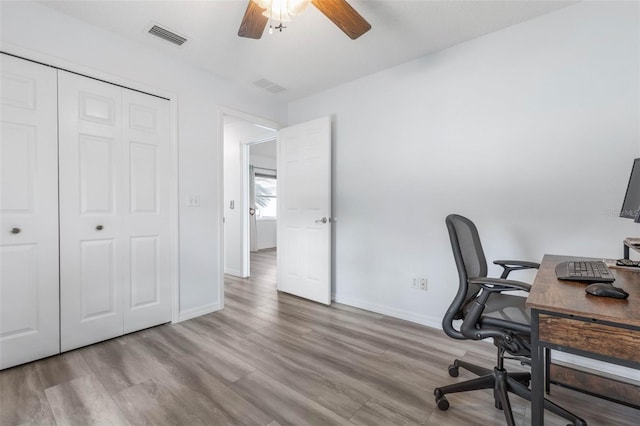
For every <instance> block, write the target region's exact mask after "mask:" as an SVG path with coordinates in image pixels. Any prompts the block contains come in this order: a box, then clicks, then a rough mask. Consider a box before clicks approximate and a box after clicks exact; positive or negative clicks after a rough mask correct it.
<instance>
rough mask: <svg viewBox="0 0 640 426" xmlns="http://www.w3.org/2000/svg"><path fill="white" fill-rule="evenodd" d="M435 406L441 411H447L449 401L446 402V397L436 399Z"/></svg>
mask: <svg viewBox="0 0 640 426" xmlns="http://www.w3.org/2000/svg"><path fill="white" fill-rule="evenodd" d="M436 405H437V406H438V408H439V409H440V410H442V411H447V410H448V409H449V401H447V397H446V396H442V397H441V398H436Z"/></svg>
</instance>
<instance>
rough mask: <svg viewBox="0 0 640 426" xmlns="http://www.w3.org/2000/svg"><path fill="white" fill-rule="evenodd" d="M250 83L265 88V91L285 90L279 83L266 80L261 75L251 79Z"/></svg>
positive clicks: (278, 91)
mask: <svg viewBox="0 0 640 426" xmlns="http://www.w3.org/2000/svg"><path fill="white" fill-rule="evenodd" d="M251 84H253V85H254V86H256V87H259V88H261V89H264V90H266V91H267V92H271V93H274V94H275V93H280V92H284V91H285V90H287V89H286V88H284V87H282V86H280V85H279V84H276V83H274V82H273V81H271V80H267V79H266V78H264V77H261V78H259V79H257V80H255V81H252V82H251Z"/></svg>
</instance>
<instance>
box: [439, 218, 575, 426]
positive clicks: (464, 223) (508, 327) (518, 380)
mask: <svg viewBox="0 0 640 426" xmlns="http://www.w3.org/2000/svg"><path fill="white" fill-rule="evenodd" d="M446 223H447V229H448V230H449V237H450V239H451V246H452V248H453V256H454V258H455V261H456V266H457V267H458V275H459V277H460V286H459V288H458V293H457V294H456V297H455V299H454V300H453V302H452V303H451V306H450V307H449V309H448V310H447V312H446V314H445V316H444V320H443V321H442V327H443V329H444V332H445V333H446V334H447V335H448V336H449V337H452V338H454V339H459V340H482V339H486V338H489V337H491V338H493V343H494V345H495V346H496V347H497V349H498V358H497V365H496V366H495V367H494V368H493V370H491V369H488V368H484V367H480V366H477V365H474V364H470V363H468V362H465V361H461V360H458V359H456V360H455V361H454V362H453V364H452V365H450V366H449V375H450V376H451V377H457V376H458V373H459V371H458V370H459V368H460V367H462V368H464V369H465V370H468V371H470V372H472V373H474V374H476V375H478V376H481V377H478V378H475V379H472V380H468V381H465V382H460V383H455V384H452V385H448V386H444V387H441V388H436V389H435V390H434V395H435V398H436V404H437V405H438V408H439V409H441V410H446V409H448V408H449V402H448V401H447V398H446V396H445V395H446V394H450V393H456V392H466V391H472V390H479V389H493V396H494V399H495V406H496V408H498V409H502V410H504V415H505V418H506V420H507V424H508V425H509V426H513V425H514V424H515V422H514V418H513V413H512V411H511V405H510V403H509V396H508V392H513V393H515V394H516V395H518V396H520V397H522V398H525V399H527V400H528V401H531V390H530V389H529V383H530V380H531V374H530V373H522V372H517V373H508V372H507V371H506V370H505V369H504V360H505V358H506V359H515V360H518V361H520V362H522V363H523V364H528V365H531V347H530V337H531V318H530V315H529V310H528V309H527V308H526V307H525V298H524V297H519V296H514V295H509V294H505V293H506V292H510V291H517V290H523V291H527V292H528V291H529V290H530V288H531V286H530V285H529V284H526V283H523V282H520V281H514V280H508V279H507V277H508V276H509V273H511V272H512V271H517V270H521V269H537V268H539V267H540V265H539V264H538V263H534V262H522V261H512V260H496V261H495V262H494V263H495V264H497V265H500V266H501V267H502V268H503V269H504V271H503V273H502V275H501V277H500V278H487V260H486V258H485V256H484V252H483V250H482V245H481V244H480V237H479V235H478V230H477V228H476V226H475V225H474V224H473V222H471V221H470V220H469V219H467V218H465V217H463V216H459V215H455V214H452V215H449V216H447V219H446ZM459 320H461V321H462V323H460V325H459V329H456V328H455V323H454V321H459ZM505 353H508V354H510V355H511V356H505ZM544 408H545V409H547V410H549V411H551V412H553V413H555V414H557V415H559V416H561V417H563V418H565V419H567V420H570V421H571V422H572V423H573V425H575V426H586V424H587V423H586V422H585V421H584V420H583V419H581V418H579V417H577V416H575V415H574V414H572V413H570V412H568V411H567V410H565V409H563V408H562V407H560V406H558V405H556V404H554V403H553V402H551V401H548V400H546V399H545V401H544Z"/></svg>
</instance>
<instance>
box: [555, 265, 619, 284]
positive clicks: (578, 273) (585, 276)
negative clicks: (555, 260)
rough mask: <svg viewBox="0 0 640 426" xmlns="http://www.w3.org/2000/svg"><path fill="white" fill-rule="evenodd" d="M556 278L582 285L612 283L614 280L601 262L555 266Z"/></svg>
mask: <svg viewBox="0 0 640 426" xmlns="http://www.w3.org/2000/svg"><path fill="white" fill-rule="evenodd" d="M556 277H557V278H558V279H559V280H566V281H580V282H583V283H612V282H614V281H615V280H616V279H615V278H614V277H613V274H612V273H611V271H610V270H609V268H608V267H607V265H606V264H605V263H604V262H603V261H601V260H591V261H580V262H563V263H560V264H558V266H556Z"/></svg>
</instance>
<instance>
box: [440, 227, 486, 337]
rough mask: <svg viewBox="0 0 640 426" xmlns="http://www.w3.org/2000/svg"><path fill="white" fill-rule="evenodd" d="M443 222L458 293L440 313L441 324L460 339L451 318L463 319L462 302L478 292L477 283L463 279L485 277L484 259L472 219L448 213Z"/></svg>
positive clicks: (464, 302)
mask: <svg viewBox="0 0 640 426" xmlns="http://www.w3.org/2000/svg"><path fill="white" fill-rule="evenodd" d="M446 223H447V229H448V231H449V238H450V240H451V248H452V249H453V257H454V259H455V261H456V267H457V268H458V277H459V279H460V282H459V287H458V293H457V294H456V297H455V299H454V300H453V302H452V303H451V306H450V307H449V310H448V311H447V313H446V314H445V316H444V320H443V322H442V326H443V329H444V331H445V332H446V333H447V334H448V335H449V336H450V337H453V338H455V339H464V338H465V337H464V336H462V335H461V334H460V333H459V332H458V331H457V330H455V329H454V328H453V321H454V320H457V319H462V318H463V310H464V307H465V305H466V303H467V302H468V301H469V300H471V299H473V298H474V297H475V296H476V295H477V294H478V292H479V291H480V287H479V286H477V285H475V284H471V285H469V283H468V281H467V280H468V279H469V278H475V277H486V276H487V259H486V257H485V256H484V250H482V244H481V243H480V236H479V235H478V229H477V228H476V226H475V225H474V224H473V222H471V221H470V220H469V219H467V218H466V217H464V216H460V215H457V214H452V215H449V216H447V219H446Z"/></svg>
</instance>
